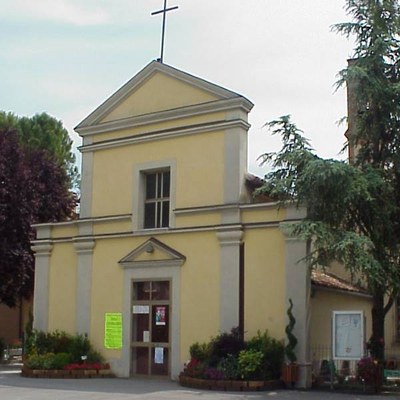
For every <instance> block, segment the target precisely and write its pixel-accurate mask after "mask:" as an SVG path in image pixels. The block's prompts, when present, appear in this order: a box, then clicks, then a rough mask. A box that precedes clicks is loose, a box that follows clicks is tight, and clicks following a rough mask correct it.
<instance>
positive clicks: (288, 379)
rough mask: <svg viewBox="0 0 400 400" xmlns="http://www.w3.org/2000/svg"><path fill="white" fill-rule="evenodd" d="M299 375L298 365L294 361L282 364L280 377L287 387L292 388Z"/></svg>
mask: <svg viewBox="0 0 400 400" xmlns="http://www.w3.org/2000/svg"><path fill="white" fill-rule="evenodd" d="M298 377H299V366H298V365H297V364H296V363H290V364H283V365H282V376H281V379H282V381H283V383H284V384H285V386H286V387H287V388H291V389H293V388H294V385H295V384H296V382H297V379H298Z"/></svg>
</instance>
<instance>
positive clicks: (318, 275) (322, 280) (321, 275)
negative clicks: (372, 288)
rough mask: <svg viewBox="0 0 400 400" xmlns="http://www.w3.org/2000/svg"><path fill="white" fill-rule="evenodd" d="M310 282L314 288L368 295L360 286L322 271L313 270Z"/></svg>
mask: <svg viewBox="0 0 400 400" xmlns="http://www.w3.org/2000/svg"><path fill="white" fill-rule="evenodd" d="M311 282H312V284H314V285H315V286H321V287H326V288H331V289H338V290H345V291H347V292H353V293H362V294H368V292H367V290H365V289H364V288H362V287H361V286H358V285H355V284H352V283H350V282H348V281H346V280H344V279H342V278H339V277H338V276H336V275H334V274H331V273H327V272H324V271H318V270H313V271H312V272H311Z"/></svg>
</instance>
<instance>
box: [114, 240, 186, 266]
mask: <svg viewBox="0 0 400 400" xmlns="http://www.w3.org/2000/svg"><path fill="white" fill-rule="evenodd" d="M185 260H186V257H185V256H184V255H182V254H181V253H179V252H178V251H176V250H175V249H173V248H172V247H169V246H167V245H166V244H164V243H162V242H160V241H159V240H157V239H155V238H150V239H149V240H146V241H145V242H144V243H142V244H141V245H140V246H138V247H136V248H135V249H134V250H132V251H131V252H130V253H129V254H127V255H126V256H125V257H123V258H122V259H121V260H120V261H119V264H120V265H121V266H122V267H123V268H135V267H136V268H137V267H159V266H166V267H168V266H181V265H182V264H183V263H184V262H185Z"/></svg>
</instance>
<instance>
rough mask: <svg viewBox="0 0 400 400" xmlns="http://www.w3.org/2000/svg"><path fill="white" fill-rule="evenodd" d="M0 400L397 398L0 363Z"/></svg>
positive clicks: (352, 399) (312, 399)
mask: <svg viewBox="0 0 400 400" xmlns="http://www.w3.org/2000/svg"><path fill="white" fill-rule="evenodd" d="M0 399H1V400H50V399H51V400H75V399H76V400H78V399H79V400H109V399H112V400H125V399H130V400H139V399H140V400H268V399H271V400H274V399H276V400H281V399H282V400H297V399H299V400H317V399H323V400H358V399H362V400H377V399H380V400H389V399H390V400H391V399H393V400H394V399H397V400H399V396H371V395H369V396H363V395H348V394H339V393H331V392H316V391H307V392H302V391H296V390H278V391H269V392H257V393H226V392H210V391H202V390H195V389H187V388H182V387H180V386H179V385H178V384H177V383H175V382H171V381H167V380H149V379H32V378H22V377H21V376H20V375H19V369H18V368H16V367H10V366H6V367H5V366H0Z"/></svg>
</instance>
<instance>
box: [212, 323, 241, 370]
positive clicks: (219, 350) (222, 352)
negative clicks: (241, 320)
mask: <svg viewBox="0 0 400 400" xmlns="http://www.w3.org/2000/svg"><path fill="white" fill-rule="evenodd" d="M210 346H211V354H210V366H213V367H215V366H216V365H217V364H218V363H219V362H220V361H221V360H222V359H223V358H225V357H227V356H228V355H229V354H230V355H232V356H237V355H238V354H239V353H240V351H241V350H243V349H244V347H245V344H244V340H243V338H242V337H241V335H240V333H239V328H232V330H231V332H230V333H227V332H223V333H221V334H219V335H218V336H217V337H215V338H214V339H212V340H211V343H210Z"/></svg>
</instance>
